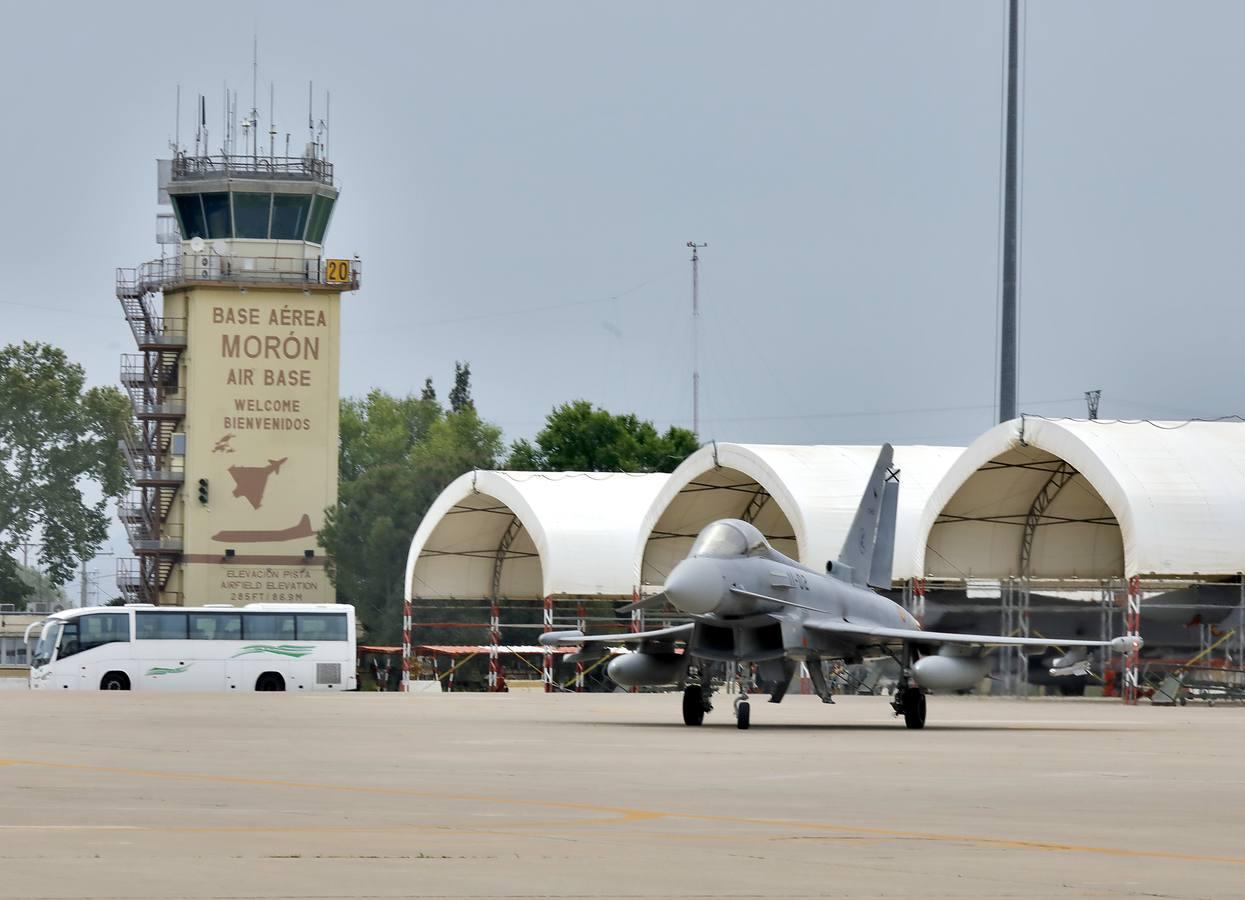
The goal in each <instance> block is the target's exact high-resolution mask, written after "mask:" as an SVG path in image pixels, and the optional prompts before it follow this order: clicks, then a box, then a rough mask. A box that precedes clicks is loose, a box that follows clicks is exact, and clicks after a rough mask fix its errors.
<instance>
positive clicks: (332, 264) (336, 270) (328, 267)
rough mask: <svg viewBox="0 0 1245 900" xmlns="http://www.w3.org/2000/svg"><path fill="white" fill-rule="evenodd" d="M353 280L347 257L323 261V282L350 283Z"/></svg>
mask: <svg viewBox="0 0 1245 900" xmlns="http://www.w3.org/2000/svg"><path fill="white" fill-rule="evenodd" d="M353 280H354V278H353V276H352V274H351V270H350V260H348V259H326V260H325V261H324V282H325V284H350V283H351V282H352V281H353Z"/></svg>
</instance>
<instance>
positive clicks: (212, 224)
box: [203, 191, 233, 240]
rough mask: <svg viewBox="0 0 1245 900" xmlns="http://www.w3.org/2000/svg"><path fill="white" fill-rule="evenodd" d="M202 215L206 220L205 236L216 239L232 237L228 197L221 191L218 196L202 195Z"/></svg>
mask: <svg viewBox="0 0 1245 900" xmlns="http://www.w3.org/2000/svg"><path fill="white" fill-rule="evenodd" d="M203 214H204V217H205V218H206V219H207V230H208V233H207V236H208V237H209V238H212V239H213V240H215V239H216V238H228V237H233V227H232V225H231V223H230V221H229V195H228V194H226V193H224V192H223V191H222V192H221V193H219V194H204V195H203Z"/></svg>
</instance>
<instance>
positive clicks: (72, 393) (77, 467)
mask: <svg viewBox="0 0 1245 900" xmlns="http://www.w3.org/2000/svg"><path fill="white" fill-rule="evenodd" d="M85 384H86V376H85V373H84V372H83V370H82V367H81V366H79V365H77V364H75V363H72V362H70V361H69V359H68V358H67V357H66V356H65V354H64V352H63V351H61V350H60V349H58V348H56V347H53V346H51V345H49V344H39V343H29V342H27V343H22V344H20V345H18V344H10V345H8V346H7V347H4V348H3V349H0V584H11V582H12V580H13V579H14V578H16V577H18V576H17V574H16V572H17V569H16V565H17V563H16V560H15V559H14V557H13V554H14V552H15V551H16V550H17V548H18V546H19V545H20V544H22V543H25V542H28V541H30V539H31V538H32V537H33V536H34V535H35V534H36V533H37V534H38V535H39V538H40V548H39V562H40V567H41V568H42V569H43V570H44V571H45V572H46V573H47V576H48V579H49V580H50V581H51V583H52V584H53V585H54V586H59V585H62V584H65V583H66V582H67V581H69V579H70V578H71V577H73V573H74V569H75V568H76V567H77V566H78V564H79V563H80V562H81V561H82V560H83V559H90V558H91V557H92V556H93V555H94V554H95V551H96V550H98V549H99V547H100V545H101V544H102V543H103V542H104V540H105V539H106V538H107V536H108V517H107V515H106V508H107V504H108V501H109V500H112V499H115V498H118V497H120V496H121V494H123V493H124V492H125V490H126V488H127V486H128V473H127V471H126V468H125V465H124V461H123V459H122V456H121V453H120V451H119V450H118V444H119V442H120V441H121V440H122V439H124V438H125V437H126V435H127V433H128V431H129V429H130V407H129V403H128V401H127V400H126V398H125V396H124V395H123V394H122V393H121V392H120V391H119V390H117V389H116V388H112V387H95V388H89V389H87V388H86V387H85ZM88 485H94V486H95V487H96V489H97V490H98V491H99V493H100V494H101V495H102V496H101V498H100V499H99V500H97V501H95V502H88V501H87V500H86V498H85V497H84V496H83V489H84V488H86V487H87V486H88Z"/></svg>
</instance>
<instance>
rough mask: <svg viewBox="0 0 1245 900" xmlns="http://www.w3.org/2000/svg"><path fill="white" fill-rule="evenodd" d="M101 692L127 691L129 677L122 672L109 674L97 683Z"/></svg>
mask: <svg viewBox="0 0 1245 900" xmlns="http://www.w3.org/2000/svg"><path fill="white" fill-rule="evenodd" d="M99 689H100V690H101V691H128V690H129V689H130V677H129V676H128V675H126V674H125V673H124V672H109V673H108V674H107V675H105V676H104V678H103V680H102V681H100V683H99Z"/></svg>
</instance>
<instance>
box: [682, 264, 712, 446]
mask: <svg viewBox="0 0 1245 900" xmlns="http://www.w3.org/2000/svg"><path fill="white" fill-rule="evenodd" d="M687 246H689V247H691V248H692V433H693V434H695V435H697V436H699V435H700V253H699V251H700V250H702V249H704V248H705V247H708V246H709V245H708V244H698V243H696V242H695V241H688V242H687Z"/></svg>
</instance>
